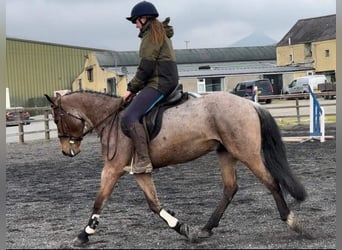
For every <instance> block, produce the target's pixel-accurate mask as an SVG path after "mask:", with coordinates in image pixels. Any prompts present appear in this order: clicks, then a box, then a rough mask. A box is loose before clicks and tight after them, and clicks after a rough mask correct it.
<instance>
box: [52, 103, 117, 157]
mask: <svg viewBox="0 0 342 250" xmlns="http://www.w3.org/2000/svg"><path fill="white" fill-rule="evenodd" d="M52 108H53V109H54V110H58V114H59V119H58V120H57V119H56V117H55V123H56V124H58V122H60V126H61V130H62V131H61V132H59V131H58V138H68V139H69V146H70V153H71V154H72V155H74V152H75V151H74V144H75V142H77V141H82V140H83V137H84V136H86V135H87V134H88V133H89V132H91V131H92V130H93V129H94V128H97V127H98V126H100V125H101V124H102V123H103V122H105V121H106V120H107V119H108V118H109V117H111V116H112V115H114V114H115V113H116V115H115V119H116V116H117V114H118V113H119V111H120V110H121V109H122V108H123V106H122V105H121V107H120V108H119V109H118V110H115V111H113V112H111V113H110V114H109V115H108V116H106V117H105V118H104V119H102V120H101V121H100V122H98V123H97V124H95V126H92V127H89V128H87V129H86V130H84V127H86V121H85V119H84V118H82V117H79V116H77V115H74V114H72V113H70V112H68V111H66V110H64V109H63V108H62V105H61V98H59V99H58V104H57V105H56V104H54V105H52ZM65 116H69V117H71V118H73V119H77V120H79V121H81V122H82V125H83V126H82V128H83V132H82V134H81V135H80V136H73V135H71V132H70V130H71V129H70V127H69V126H68V123H66V122H65V119H64V118H65Z"/></svg>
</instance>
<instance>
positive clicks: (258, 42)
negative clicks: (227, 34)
mask: <svg viewBox="0 0 342 250" xmlns="http://www.w3.org/2000/svg"><path fill="white" fill-rule="evenodd" d="M276 43H277V41H275V40H274V39H272V38H270V37H268V36H267V35H265V34H263V33H257V32H254V33H252V34H250V35H248V36H246V37H244V38H242V39H241V40H239V41H237V42H235V43H233V44H231V45H230V46H231V47H249V46H267V45H275V44H276Z"/></svg>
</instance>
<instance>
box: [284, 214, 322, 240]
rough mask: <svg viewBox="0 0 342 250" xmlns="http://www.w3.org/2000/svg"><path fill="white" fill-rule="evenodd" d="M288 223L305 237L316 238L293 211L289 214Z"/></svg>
mask: <svg viewBox="0 0 342 250" xmlns="http://www.w3.org/2000/svg"><path fill="white" fill-rule="evenodd" d="M286 223H287V225H288V226H289V227H290V228H291V229H292V230H293V231H295V232H296V233H298V234H300V235H301V236H303V237H305V238H306V239H314V238H315V237H314V236H313V235H311V234H310V233H309V232H307V231H306V230H305V229H304V227H303V223H302V221H299V220H298V219H297V218H295V217H294V215H293V213H292V212H291V213H290V214H289V215H288V217H287V220H286Z"/></svg>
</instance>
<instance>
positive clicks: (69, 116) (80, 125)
mask: <svg viewBox="0 0 342 250" xmlns="http://www.w3.org/2000/svg"><path fill="white" fill-rule="evenodd" d="M45 97H46V98H47V99H48V101H49V102H50V103H51V107H52V108H53V117H54V121H55V123H56V125H57V132H58V138H59V140H60V143H61V148H62V153H63V154H64V155H67V156H70V157H74V156H75V155H77V154H78V153H79V152H80V151H81V150H80V145H81V141H82V139H83V136H84V135H85V132H84V131H85V130H86V127H87V126H86V122H85V120H84V119H83V118H82V117H81V116H80V115H79V113H76V111H75V110H74V109H70V110H69V108H68V105H67V104H65V105H63V107H62V96H61V95H60V94H59V93H57V96H56V97H55V98H51V97H49V96H48V95H46V94H45ZM63 104H64V103H63Z"/></svg>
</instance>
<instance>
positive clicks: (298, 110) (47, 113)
mask: <svg viewBox="0 0 342 250" xmlns="http://www.w3.org/2000/svg"><path fill="white" fill-rule="evenodd" d="M316 96H317V97H326V96H334V97H335V96H336V92H325V93H317V94H316ZM308 97H309V96H308V94H294V95H286V96H285V95H274V96H267V99H272V100H277V99H278V100H285V99H294V100H295V105H293V104H292V105H282V106H273V107H272V106H269V105H265V108H267V109H268V110H270V112H271V113H272V110H275V109H281V110H291V109H292V110H293V109H294V110H295V114H287V115H286V114H283V115H273V117H274V118H275V119H278V118H295V119H296V122H297V124H301V122H302V120H301V118H303V117H309V114H305V113H304V112H303V109H304V108H308V107H309V106H310V105H300V104H299V100H300V99H303V98H308ZM263 99H266V97H262V96H260V97H258V100H260V101H262V100H263ZM325 99H327V98H325ZM321 106H322V107H324V106H336V102H335V103H330V104H321ZM6 111H13V109H11V110H6ZM15 111H17V112H19V114H20V119H19V120H18V121H13V122H6V127H7V126H18V132H17V133H14V134H13V133H12V134H7V133H6V136H19V143H20V144H23V143H24V142H25V137H24V136H25V135H27V134H33V133H40V134H42V133H43V134H44V138H45V140H50V139H51V136H50V133H51V132H52V131H56V128H50V125H49V122H50V121H52V120H53V118H52V116H51V108H50V107H36V108H25V109H17V110H15ZM24 111H29V112H34V113H39V114H43V118H42V119H36V118H35V119H31V120H29V122H30V123H36V122H44V129H43V130H35V131H26V132H25V126H29V125H25V123H27V122H28V121H27V120H23V119H22V117H23V112H24ZM325 116H336V109H335V112H333V113H326V114H325Z"/></svg>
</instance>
